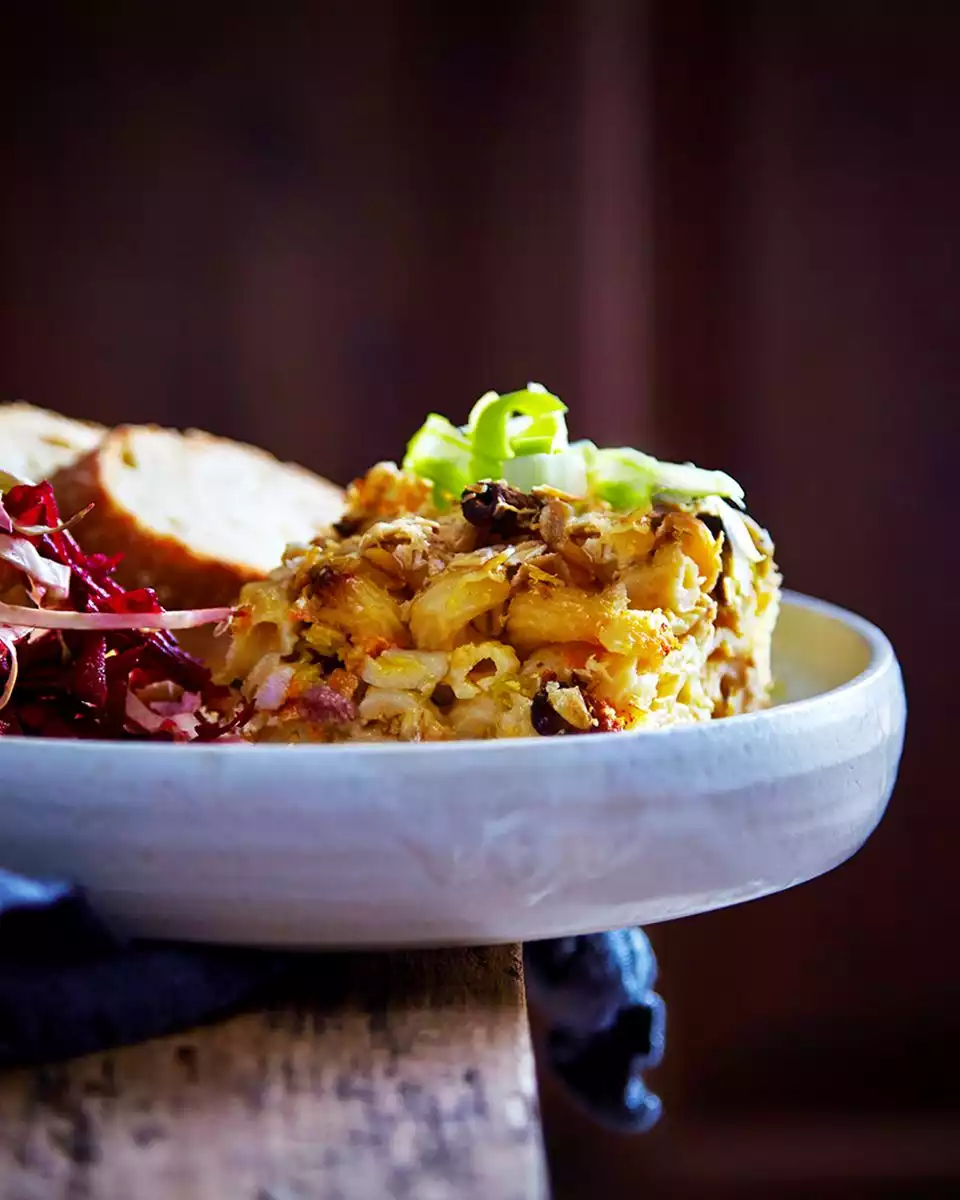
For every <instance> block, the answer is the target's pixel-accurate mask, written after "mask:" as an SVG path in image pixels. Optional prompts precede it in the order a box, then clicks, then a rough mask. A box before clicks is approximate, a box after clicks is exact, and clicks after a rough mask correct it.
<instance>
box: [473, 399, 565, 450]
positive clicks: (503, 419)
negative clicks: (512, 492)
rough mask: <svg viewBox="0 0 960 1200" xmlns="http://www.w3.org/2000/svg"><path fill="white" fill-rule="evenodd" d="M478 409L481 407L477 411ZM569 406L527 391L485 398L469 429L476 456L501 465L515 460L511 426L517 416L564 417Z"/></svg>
mask: <svg viewBox="0 0 960 1200" xmlns="http://www.w3.org/2000/svg"><path fill="white" fill-rule="evenodd" d="M478 406H482V407H481V408H480V409H479V412H478V411H477V408H478ZM566 411H567V406H566V405H565V404H564V403H563V402H562V401H561V400H560V399H558V397H556V396H554V395H552V394H551V393H550V392H548V391H545V390H538V389H533V390H531V389H530V388H529V387H527V388H524V389H523V390H522V391H519V392H507V394H506V395H505V396H498V397H497V399H496V400H490V399H489V398H488V396H484V397H482V398H481V399H480V400H479V401H478V404H477V405H475V406H474V411H473V412H472V413H471V414H470V421H469V422H468V425H467V427H468V429H470V430H471V431H472V434H473V450H474V454H475V455H478V456H480V457H482V458H487V459H499V460H501V461H503V460H505V459H508V458H513V457H515V454H516V452H515V451H514V449H513V447H512V446H511V445H510V437H509V431H508V425H509V422H510V418H511V417H513V416H516V415H520V416H524V417H533V418H534V419H536V418H538V417H543V416H546V415H547V414H550V413H557V414H559V413H565V412H566Z"/></svg>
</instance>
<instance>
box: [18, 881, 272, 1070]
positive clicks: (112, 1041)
mask: <svg viewBox="0 0 960 1200" xmlns="http://www.w3.org/2000/svg"><path fill="white" fill-rule="evenodd" d="M290 962H291V958H290V956H287V955H284V954H270V953H266V952H261V951H255V950H237V949H233V948H220V947H210V946H188V945H174V944H168V943H164V942H133V943H127V942H124V941H123V940H122V939H121V938H119V937H118V936H117V935H116V934H115V933H114V932H113V931H112V930H111V929H109V928H108V927H107V926H106V925H105V924H104V923H103V922H102V921H101V920H100V919H99V917H98V916H97V914H96V913H95V912H94V911H93V909H92V908H91V906H90V904H89V903H88V901H87V899H86V897H85V896H84V894H83V893H82V892H81V891H80V890H79V889H78V888H74V887H71V886H70V885H69V884H65V883H62V882H57V881H41V880H32V879H24V878H23V877H22V876H19V875H13V874H10V873H9V872H7V871H3V870H0V1067H12V1066H28V1065H35V1064H40V1063H47V1062H55V1061H59V1060H62V1059H66V1058H73V1057H75V1056H76V1055H79V1054H90V1053H93V1052H94V1051H97V1050H107V1049H110V1048H111V1047H114V1046H121V1045H129V1044H130V1043H133V1042H139V1041H143V1040H144V1039H146V1038H150V1037H157V1036H160V1035H161V1034H165V1033H174V1032H176V1031H177V1030H181V1029H186V1028H189V1027H190V1026H192V1025H196V1024H198V1023H199V1022H200V1021H203V1020H207V1019H209V1018H211V1017H214V1016H217V1015H219V1014H221V1013H224V1012H226V1011H228V1010H230V1009H231V1008H233V1007H234V1006H236V1005H238V1004H240V1003H242V1002H244V1001H247V1000H250V999H251V998H252V997H254V996H255V995H256V993H257V992H258V991H259V990H260V989H261V988H266V987H267V985H269V984H270V983H272V982H273V981H274V980H275V979H276V978H277V977H278V976H279V975H280V974H281V973H282V972H283V971H284V970H286V969H289V965H290Z"/></svg>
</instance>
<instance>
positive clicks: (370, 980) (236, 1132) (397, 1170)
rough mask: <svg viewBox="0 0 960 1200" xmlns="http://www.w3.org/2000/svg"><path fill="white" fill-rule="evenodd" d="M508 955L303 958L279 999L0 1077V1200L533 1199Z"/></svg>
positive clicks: (514, 954)
mask: <svg viewBox="0 0 960 1200" xmlns="http://www.w3.org/2000/svg"><path fill="white" fill-rule="evenodd" d="M546 1192H547V1186H546V1172H545V1167H544V1160H543V1152H542V1145H541V1138H540V1127H539V1119H538V1114H537V1104H536V1095H535V1083H534V1072H533V1059H532V1052H531V1047H530V1038H529V1030H528V1026H527V1018H526V1010H525V1005H524V996H523V981H522V974H521V959H520V953H519V950H518V948H516V947H501V948H496V949H489V950H459V951H443V952H440V951H436V952H424V953H417V954H389V955H388V954H384V955H326V956H319V957H311V958H310V959H309V960H305V962H304V964H303V967H302V970H300V972H299V973H298V978H297V979H296V980H294V981H293V982H292V983H290V984H285V985H284V988H283V989H282V994H280V995H278V996H277V999H276V1002H275V1003H271V1004H270V1005H269V1006H268V1007H267V1008H265V1009H264V1010H262V1011H257V1012H251V1013H246V1014H243V1015H240V1016H236V1017H233V1018H231V1019H229V1020H227V1021H224V1022H221V1023H219V1024H215V1025H211V1026H208V1027H204V1028H201V1029H197V1030H194V1031H192V1032H191V1033H190V1034H188V1035H186V1036H178V1037H170V1038H164V1039H160V1040H157V1041H153V1042H149V1043H146V1044H144V1045H141V1046H135V1047H129V1048H125V1049H121V1050H118V1051H115V1052H113V1053H109V1054H101V1055H94V1056H91V1057H89V1058H84V1059H80V1060H77V1061H75V1062H73V1063H70V1064H67V1065H66V1066H62V1067H59V1066H58V1067H52V1068H51V1067H48V1068H43V1069H40V1070H33V1071H16V1072H9V1073H7V1074H5V1075H2V1076H0V1200H54V1198H57V1200H59V1198H62V1200H376V1198H379V1197H391V1198H392V1197H397V1198H398V1200H403V1198H405V1197H410V1198H411V1200H448V1198H449V1200H454V1198H456V1200H474V1198H476V1200H480V1198H482V1200H487V1198H489V1200H531V1198H533V1200H542V1197H544V1196H545V1195H546Z"/></svg>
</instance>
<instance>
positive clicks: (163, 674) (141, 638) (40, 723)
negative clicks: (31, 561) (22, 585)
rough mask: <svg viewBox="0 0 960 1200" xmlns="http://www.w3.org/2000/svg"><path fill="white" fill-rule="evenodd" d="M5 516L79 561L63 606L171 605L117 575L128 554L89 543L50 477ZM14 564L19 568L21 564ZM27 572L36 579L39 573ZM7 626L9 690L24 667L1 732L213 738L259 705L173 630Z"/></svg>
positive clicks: (157, 608)
mask: <svg viewBox="0 0 960 1200" xmlns="http://www.w3.org/2000/svg"><path fill="white" fill-rule="evenodd" d="M0 523H2V525H3V528H4V530H6V527H7V525H10V526H11V527H12V528H13V529H14V530H15V531H20V532H15V533H14V534H13V536H15V537H22V538H23V540H24V541H26V542H29V543H30V544H31V545H32V546H33V547H34V549H35V550H36V551H37V552H38V553H39V554H40V555H41V556H42V557H43V558H45V559H47V560H49V561H50V562H52V563H58V564H61V565H62V566H64V567H67V568H69V572H70V576H69V580H70V582H69V593H68V599H67V601H66V602H65V603H64V604H63V605H61V607H67V608H69V609H70V610H72V611H74V612H78V613H161V612H163V609H162V607H161V605H160V602H159V601H158V599H157V596H156V593H155V592H154V591H153V590H152V589H150V588H136V589H133V590H129V591H128V590H125V589H124V588H123V587H122V586H121V585H120V584H119V583H118V582H117V580H116V579H115V578H114V571H115V569H116V567H117V565H118V564H119V562H120V558H121V556H116V557H112V558H110V557H107V556H106V555H103V554H86V553H84V551H83V550H82V549H81V547H80V545H79V544H78V543H77V541H76V539H75V538H74V537H73V534H72V533H70V532H69V530H67V529H64V528H63V527H62V522H61V519H60V514H59V511H58V508H57V502H56V499H55V497H54V494H53V488H52V487H51V486H50V484H49V483H41V484H38V485H32V484H31V485H28V484H22V485H17V486H15V487H12V488H10V490H9V491H7V492H6V493H5V494H4V495H3V497H2V500H0ZM27 531H30V532H27ZM0 569H2V564H0ZM6 569H7V570H8V571H10V570H14V571H16V564H13V565H12V566H10V565H8V566H7V568H6ZM18 581H19V579H18ZM25 582H26V584H27V585H28V588H29V589H33V587H34V581H33V580H31V579H29V578H25ZM5 633H6V635H7V636H6V637H4V638H0V696H2V695H3V694H4V689H5V685H6V683H7V682H8V680H9V679H10V676H11V672H12V671H13V670H14V666H15V664H16V666H17V668H18V673H17V675H16V682H15V684H14V686H13V689H12V695H11V696H10V698H9V700H8V702H7V703H6V705H5V706H3V707H2V708H0V736H3V735H10V734H19V735H26V736H32V737H68V738H113V739H124V740H130V739H134V740H149V741H199V742H210V741H214V740H216V739H217V738H221V737H224V736H227V735H230V734H233V733H235V731H236V730H238V729H239V728H240V727H241V726H242V725H243V724H245V722H246V721H247V720H248V719H249V717H250V715H251V712H252V705H249V704H247V703H246V702H244V701H241V700H238V698H237V697H236V696H235V695H234V694H233V693H232V692H231V691H230V689H229V688H224V687H219V686H217V685H215V684H214V682H213V679H212V676H211V674H210V671H209V669H208V668H207V667H206V666H205V665H204V664H203V663H202V662H201V661H200V660H199V659H197V658H195V657H194V656H193V655H191V654H188V653H187V652H186V651H185V650H183V649H182V648H181V647H180V646H179V645H178V644H177V642H176V640H175V639H174V637H173V635H172V634H170V633H169V632H167V631H166V630H155V631H146V630H136V629H123V630H108V631H97V632H76V631H72V630H71V631H56V630H44V629H23V628H12V627H5ZM14 656H16V657H14ZM128 697H132V698H133V699H132V701H131V702H130V703H128ZM152 703H155V704H156V705H157V707H156V708H155V709H154V708H152V707H151V704H152ZM144 705H145V706H146V710H144V708H143V706H144ZM138 713H140V714H142V719H141V721H138V720H137V719H136V714H138ZM131 714H133V715H131Z"/></svg>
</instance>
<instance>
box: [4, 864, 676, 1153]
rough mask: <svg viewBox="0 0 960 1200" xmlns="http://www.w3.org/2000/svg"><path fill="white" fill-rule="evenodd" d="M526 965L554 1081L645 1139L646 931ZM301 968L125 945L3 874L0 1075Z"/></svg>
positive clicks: (652, 1058)
mask: <svg viewBox="0 0 960 1200" xmlns="http://www.w3.org/2000/svg"><path fill="white" fill-rule="evenodd" d="M525 960H526V971H527V980H528V985H529V989H530V996H531V1000H532V1001H533V1003H534V1004H535V1005H538V1006H539V1007H540V1008H541V1010H542V1012H543V1015H544V1017H545V1019H546V1022H547V1026H548V1029H549V1034H550V1036H549V1038H548V1042H547V1058H548V1063H549V1066H550V1067H551V1069H552V1070H553V1072H554V1073H555V1075H556V1076H557V1078H558V1079H559V1080H560V1081H561V1083H562V1084H564V1085H565V1087H566V1089H567V1090H568V1091H569V1092H570V1094H571V1095H572V1096H573V1097H574V1099H575V1100H577V1101H578V1102H579V1103H580V1105H581V1106H582V1107H583V1108H584V1109H585V1110H586V1111H587V1112H588V1113H590V1115H592V1116H593V1117H594V1118H596V1119H597V1120H599V1121H601V1122H602V1123H603V1124H605V1125H609V1126H611V1127H613V1128H616V1129H620V1130H622V1131H624V1132H630V1131H632V1132H642V1131H643V1130H646V1129H648V1128H650V1127H651V1126H652V1125H653V1124H655V1123H656V1120H657V1118H658V1117H659V1115H660V1102H659V1100H658V1099H657V1097H656V1096H654V1095H653V1094H652V1093H649V1092H648V1091H647V1090H646V1087H645V1085H644V1083H643V1079H642V1077H641V1074H640V1072H641V1071H642V1070H643V1069H645V1068H646V1067H650V1066H655V1065H656V1064H657V1063H658V1062H659V1059H660V1056H661V1054H662V1052H663V1028H664V1026H663V1002H662V1001H661V999H660V997H659V996H658V995H657V994H656V993H655V992H653V991H651V990H650V989H651V985H652V983H653V981H654V978H655V975H656V960H655V958H654V956H653V951H652V949H651V947H650V945H649V943H648V941H647V939H646V936H645V935H644V934H643V931H642V930H638V929H633V930H618V931H614V932H611V933H606V934H594V935H590V936H585V937H576V938H561V939H557V940H556V941H552V942H539V943H533V944H532V945H531V946H528V947H526V952H525ZM302 962H303V956H302V955H294V954H286V953H282V952H268V951H257V950H246V949H234V948H223V947H215V946H193V945H181V944H174V943H166V942H143V941H139V942H126V941H124V940H123V939H122V938H121V937H119V936H117V934H116V933H115V931H113V930H112V929H110V928H108V927H107V925H105V924H104V922H103V921H102V920H101V919H100V918H99V917H98V916H97V914H96V913H95V912H94V910H93V909H92V908H91V906H90V904H89V903H88V901H87V898H86V896H85V895H84V894H83V892H82V891H81V890H80V889H78V888H75V887H72V886H70V885H69V884H67V883H63V882H60V881H45V880H33V879H25V878H23V877H22V876H20V875H14V874H11V873H10V872H7V871H4V870H2V869H0V1068H4V1067H15V1066H36V1065H40V1064H44V1063H51V1062H57V1061H62V1060H64V1059H68V1058H73V1057H76V1056H78V1055H81V1054H92V1053H94V1052H96V1051H99V1050H108V1049H111V1048H113V1047H115V1046H122V1045H129V1044H132V1043H134V1042H140V1041H144V1040H146V1039H147V1038H151V1037H159V1036H161V1035H163V1034H168V1033H175V1032H178V1031H180V1030H184V1029H188V1028H190V1027H191V1026H194V1025H197V1024H199V1023H201V1022H203V1021H206V1020H209V1019H211V1018H215V1017H218V1016H222V1015H224V1014H226V1013H228V1012H229V1011H231V1010H232V1009H234V1008H236V1007H238V1006H239V1005H241V1004H244V1003H249V1002H251V1001H253V1000H255V999H256V998H257V997H258V996H259V995H261V994H262V995H263V996H264V997H266V996H267V994H268V993H269V991H270V988H271V985H273V984H274V983H275V982H276V981H278V980H279V979H280V978H281V977H282V976H285V975H286V974H287V973H289V974H290V975H291V976H293V975H294V972H295V968H296V965H297V964H300V963H302Z"/></svg>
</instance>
